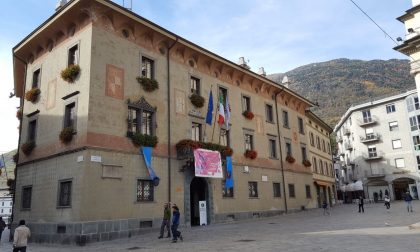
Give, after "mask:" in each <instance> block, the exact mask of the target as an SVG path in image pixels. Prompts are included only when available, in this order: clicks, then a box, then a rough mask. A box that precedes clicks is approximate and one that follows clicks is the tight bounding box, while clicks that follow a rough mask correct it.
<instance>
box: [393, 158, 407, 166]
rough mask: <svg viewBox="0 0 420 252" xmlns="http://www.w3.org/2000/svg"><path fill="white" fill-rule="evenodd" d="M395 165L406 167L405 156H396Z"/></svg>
mask: <svg viewBox="0 0 420 252" xmlns="http://www.w3.org/2000/svg"><path fill="white" fill-rule="evenodd" d="M395 167H397V168H404V167H405V161H404V158H396V159H395Z"/></svg>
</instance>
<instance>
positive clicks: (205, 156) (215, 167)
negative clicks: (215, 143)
mask: <svg viewBox="0 0 420 252" xmlns="http://www.w3.org/2000/svg"><path fill="white" fill-rule="evenodd" d="M194 160H195V176H197V177H209V178H223V170H222V161H221V158H220V152H218V151H210V150H205V149H196V150H194Z"/></svg>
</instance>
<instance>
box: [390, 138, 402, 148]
mask: <svg viewBox="0 0 420 252" xmlns="http://www.w3.org/2000/svg"><path fill="white" fill-rule="evenodd" d="M392 148H393V149H400V148H402V146H401V139H397V140H392Z"/></svg>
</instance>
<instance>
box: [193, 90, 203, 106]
mask: <svg viewBox="0 0 420 252" xmlns="http://www.w3.org/2000/svg"><path fill="white" fill-rule="evenodd" d="M190 101H191V103H192V104H193V105H194V106H195V107H197V108H202V107H203V106H204V97H202V96H201V95H199V94H196V93H193V94H191V96H190Z"/></svg>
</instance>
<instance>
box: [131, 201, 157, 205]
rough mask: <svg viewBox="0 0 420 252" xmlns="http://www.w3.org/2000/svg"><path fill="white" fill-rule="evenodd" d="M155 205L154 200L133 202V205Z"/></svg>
mask: <svg viewBox="0 0 420 252" xmlns="http://www.w3.org/2000/svg"><path fill="white" fill-rule="evenodd" d="M153 203H156V201H155V200H142V201H134V204H153Z"/></svg>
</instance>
